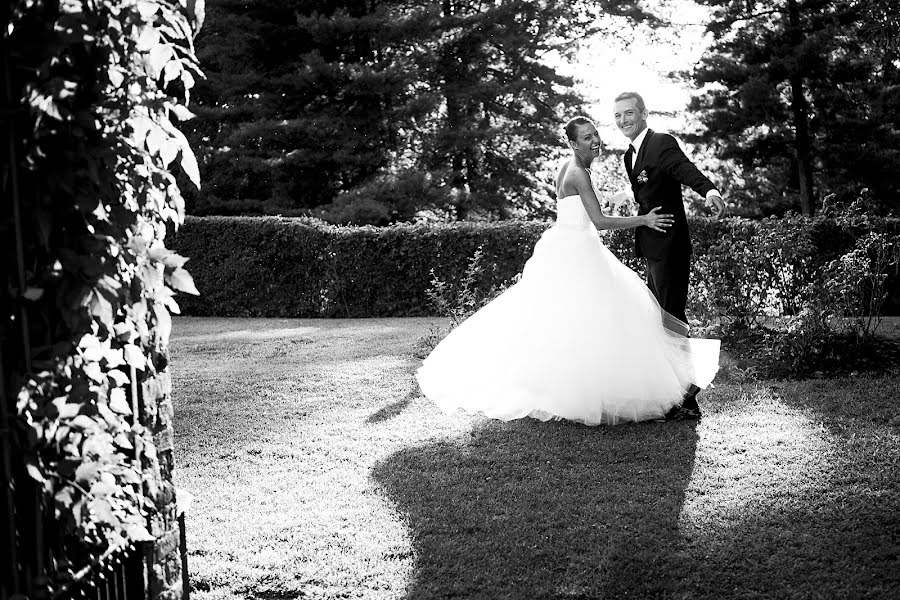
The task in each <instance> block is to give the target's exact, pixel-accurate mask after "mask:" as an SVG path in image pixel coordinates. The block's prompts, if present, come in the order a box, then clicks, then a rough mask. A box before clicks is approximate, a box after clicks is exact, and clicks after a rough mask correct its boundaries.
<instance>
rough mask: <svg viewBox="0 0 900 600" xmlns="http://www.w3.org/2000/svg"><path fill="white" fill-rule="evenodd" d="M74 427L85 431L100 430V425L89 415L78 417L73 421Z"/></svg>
mask: <svg viewBox="0 0 900 600" xmlns="http://www.w3.org/2000/svg"><path fill="white" fill-rule="evenodd" d="M72 426H73V427H77V428H79V429H83V430H85V431H90V430H95V429H98V428H99V424H98V423H97V421H95V420H93V419H92V418H90V417H89V416H87V415H78V416H77V417H75V418H74V419H72Z"/></svg>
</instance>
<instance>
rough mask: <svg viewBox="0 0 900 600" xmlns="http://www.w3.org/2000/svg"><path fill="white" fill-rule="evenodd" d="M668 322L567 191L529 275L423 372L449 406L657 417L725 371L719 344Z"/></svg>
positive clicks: (521, 413)
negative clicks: (678, 330) (721, 366)
mask: <svg viewBox="0 0 900 600" xmlns="http://www.w3.org/2000/svg"><path fill="white" fill-rule="evenodd" d="M667 319H672V320H673V321H674V318H673V317H671V316H669V315H668V314H667V313H664V312H663V311H662V309H661V308H660V306H659V303H658V302H657V301H656V299H655V298H654V297H653V295H652V294H651V292H650V290H649V289H648V288H647V285H646V284H645V283H644V282H643V281H642V280H641V278H640V277H639V276H638V275H637V274H636V273H635V272H634V271H632V270H631V269H629V268H628V267H626V266H625V265H623V264H622V263H621V262H620V261H619V260H618V259H617V258H616V257H615V256H614V255H613V254H612V253H611V252H610V251H609V249H607V248H606V246H604V245H603V243H602V241H601V240H600V236H599V235H598V233H597V230H596V229H595V227H594V226H593V224H592V223H591V220H590V218H589V217H588V214H587V212H586V211H585V209H584V206H583V205H582V203H581V198H580V197H579V196H566V197H564V198H560V199H559V200H558V201H557V219H556V223H555V224H554V225H553V227H551V228H550V229H548V230H547V231H546V232H545V233H544V234H543V235H542V236H541V238H540V240H538V243H537V245H536V246H535V248H534V253H533V254H532V256H531V258H530V259H529V260H528V262H527V263H526V264H525V269H524V271H523V273H522V278H521V279H520V280H519V282H518V283H516V284H515V285H513V286H512V287H510V288H509V289H507V290H506V291H505V292H504V293H502V294H501V295H500V296H498V297H497V298H495V299H494V300H493V301H491V302H490V303H489V304H488V305H486V306H485V307H484V308H482V309H481V310H479V311H478V312H476V313H475V314H474V315H472V316H471V317H469V318H468V319H466V320H465V321H464V322H463V323H461V324H460V325H459V326H458V327H457V328H456V329H454V330H453V331H451V332H450V334H449V335H448V336H447V337H446V338H444V340H442V341H441V343H440V344H438V345H437V347H436V348H435V349H434V350H433V351H432V352H431V354H430V355H429V356H428V358H426V359H425V361H424V362H423V364H422V366H421V367H420V368H419V369H418V371H417V372H416V378H417V379H418V381H419V386H420V387H421V389H422V392H423V393H424V394H425V396H427V397H428V398H429V399H431V400H432V401H434V402H435V403H436V404H437V405H438V406H439V407H440V408H441V409H442V410H444V411H445V412H454V411H456V410H458V409H462V410H465V411H468V412H472V413H480V414H483V415H486V416H488V417H492V418H496V419H502V420H510V419H518V418H521V417H526V416H530V417H534V418H536V419H540V420H548V419H552V418H562V419H569V420H572V421H578V422H581V423H585V424H588V425H598V424H601V423H604V424H614V423H618V422H622V421H642V420H646V419H653V418H658V417H661V416H663V415H665V413H666V412H667V411H668V410H669V409H670V408H672V407H673V406H675V405H677V404H680V402H681V399H682V397H683V395H684V393H685V391H686V390H687V389H688V387H689V386H690V385H691V384H695V385H697V386H699V387H701V388H704V387H706V386H707V385H709V383H710V382H711V381H712V379H713V377H714V376H715V374H716V371H718V368H719V366H718V362H719V345H720V342H719V340H706V339H691V338H686V337H684V336H682V335H679V334H677V333H674V332H673V331H671V330H670V329H668V328H666V327H664V321H666V322H668V321H667ZM678 323H680V322H678Z"/></svg>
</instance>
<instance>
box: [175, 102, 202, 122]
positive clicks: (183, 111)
mask: <svg viewBox="0 0 900 600" xmlns="http://www.w3.org/2000/svg"><path fill="white" fill-rule="evenodd" d="M169 110H171V111H172V112H173V113H175V116H176V117H177V118H178V120H179V121H190V120H191V119H193V118H194V117H195V116H196V115H194V113H192V112H191V111H190V110H188V109H187V107H186V106H184V105H182V104H170V105H169Z"/></svg>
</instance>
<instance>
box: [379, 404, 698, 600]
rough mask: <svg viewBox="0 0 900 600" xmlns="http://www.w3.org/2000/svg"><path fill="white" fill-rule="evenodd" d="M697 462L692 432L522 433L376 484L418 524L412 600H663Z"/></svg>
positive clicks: (502, 434)
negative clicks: (656, 597) (663, 581)
mask: <svg viewBox="0 0 900 600" xmlns="http://www.w3.org/2000/svg"><path fill="white" fill-rule="evenodd" d="M695 448H696V432H695V427H694V425H693V424H691V423H678V424H655V423H647V424H638V425H620V426H617V427H611V428H607V427H584V426H580V425H575V424H570V423H565V422H554V423H541V422H537V421H534V420H531V419H524V420H521V421H514V422H511V423H500V422H495V421H488V422H484V423H482V424H481V425H480V426H479V428H477V429H476V430H474V431H473V432H471V435H470V437H467V438H464V439H459V440H449V441H442V442H438V443H435V444H431V445H428V446H424V447H415V448H409V449H405V450H403V451H401V452H398V453H396V454H394V455H392V456H391V457H390V458H388V459H387V460H386V461H384V462H382V463H380V464H378V465H376V467H375V469H374V471H373V477H374V479H375V481H377V482H378V484H379V485H380V486H381V487H382V489H383V490H384V492H385V493H386V495H387V496H388V497H389V498H390V499H391V500H393V502H394V503H395V504H396V506H397V507H398V509H399V510H400V511H401V512H403V513H404V514H405V515H407V517H408V519H407V522H408V527H409V528H410V535H411V537H412V540H413V542H412V543H413V551H414V554H415V557H416V568H415V573H414V574H413V577H412V581H411V582H410V584H409V587H408V594H407V597H408V598H416V599H419V598H449V597H460V598H603V597H622V596H624V595H625V594H629V593H630V594H637V596H638V597H649V596H651V595H653V594H652V592H657V593H658V592H659V591H661V590H660V588H659V587H658V584H659V581H658V579H659V577H660V575H661V574H664V572H662V573H661V572H660V570H659V569H660V568H663V569H664V568H665V566H666V565H668V566H669V567H670V568H671V567H672V566H673V565H674V564H675V563H673V562H672V556H671V554H672V552H673V548H674V547H676V546H677V545H678V539H679V533H678V516H679V513H680V511H681V507H682V503H683V501H684V490H685V488H686V486H687V483H688V481H689V479H690V476H691V471H692V467H693V463H694V453H695ZM661 565H662V567H661ZM664 589H665V588H664ZM644 592H651V593H650V594H647V593H644Z"/></svg>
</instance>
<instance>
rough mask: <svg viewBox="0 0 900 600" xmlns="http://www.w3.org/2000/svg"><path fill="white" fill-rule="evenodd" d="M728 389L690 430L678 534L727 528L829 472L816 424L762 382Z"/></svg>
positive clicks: (826, 447)
mask: <svg viewBox="0 0 900 600" xmlns="http://www.w3.org/2000/svg"><path fill="white" fill-rule="evenodd" d="M729 388H730V386H729V387H724V386H723V387H722V388H720V389H721V391H723V392H725V393H723V394H722V395H721V396H720V398H719V402H717V403H716V404H715V405H712V406H710V407H709V408H708V410H707V412H706V413H705V414H704V417H703V420H702V421H701V422H700V424H699V425H698V426H697V436H698V441H697V449H696V457H695V463H694V469H693V472H692V474H691V479H690V482H689V484H688V487H687V488H686V490H685V501H684V505H683V507H682V510H681V515H680V518H679V526H680V527H682V528H684V529H690V528H697V527H704V528H706V527H710V526H713V527H717V528H723V527H728V525H729V523H732V522H740V521H742V520H743V519H744V517H745V516H746V513H747V512H754V511H760V510H765V509H766V508H767V506H768V505H770V504H772V503H773V502H781V501H784V500H785V499H786V497H790V496H796V497H802V496H803V495H804V494H806V493H807V492H808V491H809V490H810V489H813V488H816V487H819V486H821V485H822V480H823V477H825V476H826V474H827V472H828V470H829V464H828V458H829V456H830V454H831V453H832V452H833V446H832V444H831V442H830V441H829V438H830V436H829V435H828V434H827V433H826V432H825V431H824V429H823V428H822V426H821V424H817V423H816V422H815V421H814V420H813V419H811V418H810V416H809V415H807V414H806V413H805V412H804V411H802V410H800V409H797V408H794V407H790V406H787V405H786V404H785V403H784V402H782V401H781V400H780V399H779V397H778V394H777V393H776V392H774V391H773V390H772V389H771V388H769V387H766V386H764V385H761V386H758V387H756V389H753V390H750V391H747V390H743V389H741V388H732V389H729ZM729 391H730V392H732V393H730V394H729V393H728V392H729ZM723 535H724V532H723Z"/></svg>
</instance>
